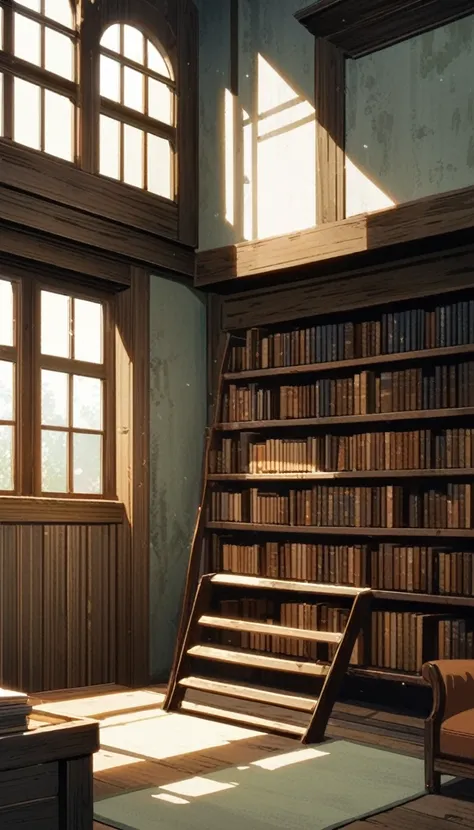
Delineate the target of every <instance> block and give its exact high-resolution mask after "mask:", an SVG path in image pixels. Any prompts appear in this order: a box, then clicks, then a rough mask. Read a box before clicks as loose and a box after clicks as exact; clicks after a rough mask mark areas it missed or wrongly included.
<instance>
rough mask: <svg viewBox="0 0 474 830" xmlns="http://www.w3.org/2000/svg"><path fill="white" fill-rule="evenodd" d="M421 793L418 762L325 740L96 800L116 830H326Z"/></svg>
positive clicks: (99, 812) (100, 812) (98, 817)
mask: <svg viewBox="0 0 474 830" xmlns="http://www.w3.org/2000/svg"><path fill="white" fill-rule="evenodd" d="M423 793H424V780H423V762H422V761H421V760H419V759H417V758H410V757H407V756H404V755H398V754H396V753H393V752H385V751H384V750H381V749H373V748H372V747H367V746H363V745H361V744H355V743H350V742H348V741H327V742H325V743H324V744H320V745H319V746H318V747H302V748H301V749H300V748H297V749H295V751H293V752H290V753H286V754H285V755H272V756H270V757H268V758H265V759H263V760H262V761H257V762H253V763H252V764H250V765H248V766H242V767H231V768H228V769H225V770H220V771H219V772H214V773H210V774H209V775H204V776H199V777H194V778H186V779H183V780H182V781H180V782H178V783H175V784H169V785H166V786H163V787H154V788H151V789H146V790H139V791H136V792H130V793H126V794H125V795H120V796H114V797H112V798H107V799H105V800H103V801H98V802H96V804H95V815H94V817H95V819H96V820H98V821H101V822H103V823H104V824H107V825H109V826H110V827H115V828H118V830H156V828H166V830H242V827H248V828H251V830H271V829H272V830H290V828H298V830H300V829H301V830H328V828H336V827H341V826H343V825H344V824H348V823H349V822H351V821H355V820H356V819H359V818H362V817H365V816H368V815H371V814H373V813H377V812H380V811H381V810H385V809H388V808H389V807H393V806H395V805H397V804H401V803H403V802H406V801H411V800H412V799H414V798H417V797H418V796H420V795H423Z"/></svg>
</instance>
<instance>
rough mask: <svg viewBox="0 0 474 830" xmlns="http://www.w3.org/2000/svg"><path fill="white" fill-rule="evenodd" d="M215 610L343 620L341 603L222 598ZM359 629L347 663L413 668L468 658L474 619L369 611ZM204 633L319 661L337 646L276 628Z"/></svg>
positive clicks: (287, 620) (264, 618) (321, 624)
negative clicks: (284, 633) (365, 623)
mask: <svg viewBox="0 0 474 830" xmlns="http://www.w3.org/2000/svg"><path fill="white" fill-rule="evenodd" d="M220 612H221V614H222V615H223V616H225V617H229V616H230V617H235V618H239V619H242V618H243V619H251V620H254V621H260V622H266V623H271V624H274V625H282V626H287V627H291V628H298V629H306V630H308V631H314V630H318V631H328V632H333V633H338V632H339V633H342V632H343V631H344V628H345V625H346V623H347V619H348V610H347V609H346V608H338V607H336V606H333V605H329V604H327V603H319V602H318V603H303V602H290V603H281V604H277V603H275V602H273V601H270V600H266V599H246V598H242V599H239V600H224V601H223V602H221V603H220ZM364 634H366V638H365V637H364ZM364 634H361V635H360V636H359V638H358V640H357V643H356V645H355V647H354V650H353V652H352V656H351V661H350V662H351V663H352V665H359V666H361V665H370V666H374V667H378V668H383V669H388V670H392V671H404V672H409V673H419V672H420V671H421V667H422V665H423V663H424V662H426V661H427V660H435V659H446V658H448V659H449V658H454V659H472V658H474V620H472V619H465V618H463V617H460V616H450V615H444V614H430V613H427V614H426V613H420V612H413V611H372V612H371V614H370V619H369V625H368V629H367V630H366V632H364ZM209 636H210V639H212V640H213V641H216V640H217V642H220V643H221V644H224V645H232V646H234V647H237V648H243V649H246V650H248V649H250V650H255V651H260V652H269V653H273V654H284V655H287V656H292V657H296V658H299V659H301V658H303V659H306V660H315V661H320V662H328V661H330V660H332V659H333V656H334V653H335V649H336V647H337V646H335V645H332V644H326V643H314V642H311V641H308V640H302V639H300V638H296V637H282V636H279V635H278V632H276V633H275V634H253V633H247V632H242V633H241V632H234V631H232V632H228V631H224V632H212V631H211V632H210V634H209Z"/></svg>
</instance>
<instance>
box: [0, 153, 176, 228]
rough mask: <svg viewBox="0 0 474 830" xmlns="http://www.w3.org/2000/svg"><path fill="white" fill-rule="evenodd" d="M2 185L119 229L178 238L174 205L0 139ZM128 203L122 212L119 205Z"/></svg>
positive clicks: (0, 182)
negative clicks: (80, 211)
mask: <svg viewBox="0 0 474 830" xmlns="http://www.w3.org/2000/svg"><path fill="white" fill-rule="evenodd" d="M0 184H1V185H5V186H7V187H14V188H16V189H17V190H22V191H24V192H29V193H31V194H32V195H34V196H40V197H43V198H44V199H48V200H49V201H51V202H56V203H58V204H60V205H65V206H66V207H70V208H76V209H77V210H82V211H84V212H85V213H88V214H92V215H94V216H98V217H101V218H103V219H110V220H112V221H114V222H117V223H119V224H120V225H124V224H126V225H127V226H130V227H132V228H136V229H138V230H141V231H146V232H147V233H150V234H153V235H154V236H157V237H161V236H165V237H169V238H170V239H177V236H178V206H177V204H176V203H175V202H171V201H169V200H168V199H161V198H160V197H159V196H154V195H153V194H151V195H150V194H149V193H145V192H144V191H143V190H140V189H139V188H138V187H128V186H127V185H123V184H120V183H119V182H114V181H111V180H110V179H106V178H104V177H101V176H95V175H93V174H91V173H87V172H85V171H84V170H80V169H79V168H78V167H75V166H74V165H72V164H71V165H69V164H65V163H64V162H63V161H60V160H58V159H55V158H53V157H52V156H48V155H46V154H43V153H38V152H35V151H34V150H30V149H28V148H27V147H20V146H18V145H12V144H11V143H9V142H7V141H5V140H3V141H2V140H1V139H0ZM124 200H125V202H126V209H127V210H126V214H125V215H124V211H123V204H124Z"/></svg>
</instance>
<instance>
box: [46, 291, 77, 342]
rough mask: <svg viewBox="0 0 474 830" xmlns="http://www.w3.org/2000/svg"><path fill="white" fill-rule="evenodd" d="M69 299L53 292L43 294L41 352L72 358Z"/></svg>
mask: <svg viewBox="0 0 474 830" xmlns="http://www.w3.org/2000/svg"><path fill="white" fill-rule="evenodd" d="M69 326H70V311H69V297H66V296H65V294H55V293H54V292H52V291H42V292H41V352H42V354H51V355H55V356H56V357H70V356H71V355H70V336H69V333H70V328H69Z"/></svg>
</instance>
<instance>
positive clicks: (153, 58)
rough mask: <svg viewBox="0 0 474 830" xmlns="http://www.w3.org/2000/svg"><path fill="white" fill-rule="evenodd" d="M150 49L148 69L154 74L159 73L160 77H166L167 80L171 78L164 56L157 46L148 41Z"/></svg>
mask: <svg viewBox="0 0 474 830" xmlns="http://www.w3.org/2000/svg"><path fill="white" fill-rule="evenodd" d="M147 48H148V68H149V69H152V70H153V72H158V73H159V74H160V75H164V76H165V78H171V74H170V71H169V69H168V66H167V64H166V61H165V59H164V57H163V55H162V54H161V53H160V52H159V51H158V49H157V48H156V46H153V44H152V43H151V42H150V41H148V42H147Z"/></svg>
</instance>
